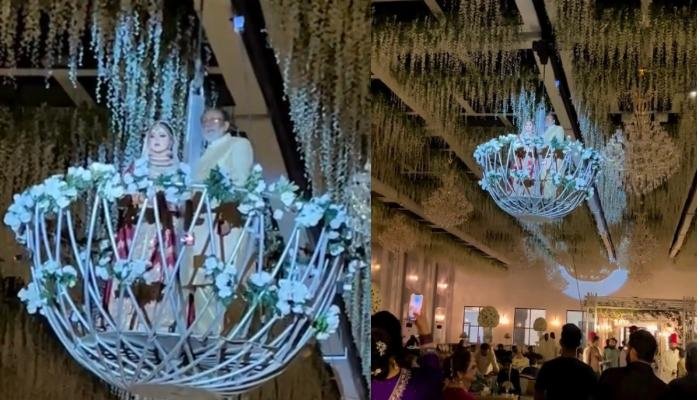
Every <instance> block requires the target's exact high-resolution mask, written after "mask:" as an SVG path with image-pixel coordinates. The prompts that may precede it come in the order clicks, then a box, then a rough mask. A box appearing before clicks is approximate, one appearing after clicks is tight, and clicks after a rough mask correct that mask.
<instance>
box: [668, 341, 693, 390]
mask: <svg viewBox="0 0 700 400" xmlns="http://www.w3.org/2000/svg"><path fill="white" fill-rule="evenodd" d="M685 369H686V370H687V372H688V373H687V374H686V375H685V376H684V377H682V378H677V379H674V380H672V381H671V383H669V384H668V393H667V395H666V399H668V400H686V399H687V400H690V399H696V398H697V393H698V348H697V344H695V343H690V344H688V346H687V349H686V358H685Z"/></svg>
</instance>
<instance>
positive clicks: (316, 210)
mask: <svg viewBox="0 0 700 400" xmlns="http://www.w3.org/2000/svg"><path fill="white" fill-rule="evenodd" d="M324 213H325V210H324V209H323V208H322V207H320V206H319V205H318V204H316V203H315V202H309V203H306V204H304V206H303V207H302V209H301V211H300V212H299V214H298V215H297V217H296V222H297V223H298V224H300V225H302V226H305V227H307V228H310V227H313V226H316V225H318V223H319V221H321V218H323V214H324Z"/></svg>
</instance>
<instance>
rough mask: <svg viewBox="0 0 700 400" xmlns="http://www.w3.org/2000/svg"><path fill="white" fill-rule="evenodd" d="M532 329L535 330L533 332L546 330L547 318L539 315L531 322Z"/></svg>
mask: <svg viewBox="0 0 700 400" xmlns="http://www.w3.org/2000/svg"><path fill="white" fill-rule="evenodd" d="M532 329H534V330H535V332H544V331H546V330H547V320H546V319H544V318H542V317H539V318H537V319H536V320H535V322H534V323H533V324H532Z"/></svg>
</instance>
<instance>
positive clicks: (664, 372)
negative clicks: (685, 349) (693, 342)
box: [658, 333, 680, 383]
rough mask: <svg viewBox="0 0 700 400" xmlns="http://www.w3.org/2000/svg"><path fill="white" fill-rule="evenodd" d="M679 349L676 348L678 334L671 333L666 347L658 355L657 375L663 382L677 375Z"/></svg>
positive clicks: (669, 380)
mask: <svg viewBox="0 0 700 400" xmlns="http://www.w3.org/2000/svg"><path fill="white" fill-rule="evenodd" d="M679 359H680V356H679V349H678V334H676V333H672V334H671V335H670V336H669V337H668V348H667V349H665V350H663V351H661V354H660V357H659V360H658V361H659V362H658V364H659V377H660V378H661V380H663V381H664V382H666V383H668V382H671V380H673V379H674V378H677V377H678V360H679Z"/></svg>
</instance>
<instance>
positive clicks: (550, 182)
mask: <svg viewBox="0 0 700 400" xmlns="http://www.w3.org/2000/svg"><path fill="white" fill-rule="evenodd" d="M474 158H475V159H476V162H477V163H478V164H479V165H480V166H481V167H482V168H483V172H484V173H483V177H482V179H481V180H480V181H479V184H480V185H481V187H482V189H484V190H485V191H487V192H489V194H490V195H491V197H493V199H494V201H495V202H496V204H497V205H498V206H499V207H500V208H501V209H503V210H504V211H505V212H507V213H508V214H510V215H512V216H514V217H516V218H521V219H525V220H532V221H543V220H553V219H559V218H563V217H565V216H566V215H568V214H570V213H571V212H572V211H573V210H574V209H575V208H576V207H578V206H579V205H580V204H581V202H583V200H585V199H587V198H588V197H589V196H591V195H592V194H593V190H594V189H593V184H594V183H595V178H596V175H597V173H598V170H599V168H600V165H599V164H600V157H599V155H598V152H597V151H595V150H592V149H588V148H584V147H583V145H582V144H581V143H580V142H578V141H569V140H564V141H563V142H559V141H557V140H556V139H555V140H552V141H551V142H549V143H545V141H544V139H542V138H541V137H539V136H537V137H534V138H523V137H521V136H519V135H515V134H510V135H505V136H500V137H498V138H495V139H491V140H489V141H488V142H486V143H483V144H481V145H479V146H478V147H477V148H476V151H475V152H474Z"/></svg>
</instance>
